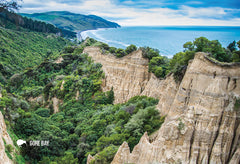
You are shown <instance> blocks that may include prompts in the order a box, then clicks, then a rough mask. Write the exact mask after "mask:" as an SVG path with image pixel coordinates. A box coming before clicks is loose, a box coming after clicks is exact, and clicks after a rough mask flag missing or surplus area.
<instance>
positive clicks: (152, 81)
mask: <svg viewBox="0 0 240 164" xmlns="http://www.w3.org/2000/svg"><path fill="white" fill-rule="evenodd" d="M83 52H84V53H87V54H88V55H89V56H91V57H92V59H93V60H94V61H95V62H97V63H101V64H102V69H103V71H104V73H105V78H104V79H103V84H102V90H103V91H104V92H105V91H109V90H111V88H112V87H113V90H114V96H115V101H114V103H123V102H126V101H127V100H129V99H130V98H131V97H134V96H137V95H146V96H150V97H154V98H159V97H160V95H162V94H163V92H158V91H157V90H171V91H173V92H174V91H175V90H176V89H175V88H176V84H175V82H174V81H173V77H172V76H169V77H167V79H168V80H166V81H162V80H159V79H158V78H156V77H155V75H154V74H152V73H150V72H148V59H145V58H143V57H142V51H141V50H137V51H134V52H132V53H131V54H129V55H127V56H124V57H122V58H116V57H115V56H113V55H111V54H102V53H101V51H100V48H99V47H86V48H85V49H84V51H83ZM172 82H173V83H172ZM168 83H171V84H172V86H171V88H165V87H166V86H167V84H168ZM175 92H176V91H175Z"/></svg>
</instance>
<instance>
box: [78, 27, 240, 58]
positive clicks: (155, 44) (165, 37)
mask: <svg viewBox="0 0 240 164" xmlns="http://www.w3.org/2000/svg"><path fill="white" fill-rule="evenodd" d="M81 35H82V37H83V38H86V37H87V36H89V37H92V38H94V39H96V40H99V41H102V42H105V43H107V44H109V45H110V46H114V47H118V48H126V47H127V46H128V45H130V44H134V45H136V46H138V47H141V46H149V47H152V48H156V49H158V50H159V51H160V54H161V55H166V56H169V57H171V56H173V55H174V54H176V53H177V52H180V51H183V44H184V43H186V42H187V41H193V40H194V39H195V38H198V37H201V36H204V37H206V38H208V39H209V40H219V42H220V43H221V44H222V45H223V46H224V47H226V46H227V45H228V44H229V43H231V42H233V41H234V40H236V41H238V40H240V27H213V26H212V27H211V26H172V27H167V26H165V27H164V26H162V27H121V28H117V29H113V28H112V29H98V30H89V31H84V32H82V33H81Z"/></svg>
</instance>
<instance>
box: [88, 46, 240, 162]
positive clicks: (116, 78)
mask: <svg viewBox="0 0 240 164" xmlns="http://www.w3.org/2000/svg"><path fill="white" fill-rule="evenodd" d="M85 52H87V53H88V54H89V55H90V56H92V58H93V60H95V61H96V62H99V63H101V64H102V65H103V70H104V72H105V74H106V79H105V81H104V84H103V90H104V91H107V90H110V89H111V87H112V86H113V88H114V92H115V97H116V101H115V103H121V102H125V101H127V100H128V99H129V98H130V97H132V96H135V95H147V96H151V97H155V98H158V99H159V104H158V105H157V108H158V110H159V111H160V113H161V115H167V117H166V119H165V122H164V124H163V125H162V127H161V128H160V129H159V130H158V132H157V134H155V136H154V137H151V142H150V141H149V137H148V135H147V133H145V134H144V135H143V136H142V138H141V140H140V142H139V144H138V145H136V146H135V147H134V149H133V151H132V152H131V153H130V150H129V147H128V144H127V143H126V142H124V143H123V144H122V146H121V147H120V148H119V150H118V152H117V154H116V155H115V157H114V160H113V161H112V164H124V163H136V164H148V163H232V164H234V163H239V162H240V109H236V107H235V106H234V104H235V102H236V100H237V99H240V65H239V64H219V63H216V62H214V61H212V60H210V59H209V58H208V57H207V56H206V54H204V53H197V54H196V55H195V58H194V60H193V61H192V62H190V63H189V66H188V69H187V72H186V73H185V76H184V78H183V80H182V82H181V84H180V85H177V84H176V83H175V82H174V79H173V77H172V76H169V77H167V78H166V79H165V80H159V79H158V78H156V77H155V76H154V75H152V74H150V73H148V72H147V70H148V66H147V61H146V59H143V58H142V57H141V51H137V52H133V53H132V54H131V55H130V56H126V57H124V58H122V59H116V58H115V57H113V56H111V55H102V54H101V52H100V50H99V49H98V48H94V47H87V48H86V49H85ZM88 162H90V158H89V161H88Z"/></svg>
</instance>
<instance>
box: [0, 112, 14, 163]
mask: <svg viewBox="0 0 240 164" xmlns="http://www.w3.org/2000/svg"><path fill="white" fill-rule="evenodd" d="M4 142H5V143H4ZM8 144H11V145H13V142H12V139H11V138H10V136H9V134H8V133H7V128H6V124H5V121H4V118H3V115H2V112H0V163H4V164H12V163H13V162H12V160H10V159H9V158H8V156H7V154H6V153H5V145H8Z"/></svg>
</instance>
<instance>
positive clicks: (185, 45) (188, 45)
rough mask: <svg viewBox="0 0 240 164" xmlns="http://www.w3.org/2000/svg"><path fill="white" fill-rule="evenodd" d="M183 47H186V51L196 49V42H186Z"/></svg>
mask: <svg viewBox="0 0 240 164" xmlns="http://www.w3.org/2000/svg"><path fill="white" fill-rule="evenodd" d="M183 48H185V51H187V50H188V51H194V44H193V43H192V42H186V43H185V44H184V45H183Z"/></svg>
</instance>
